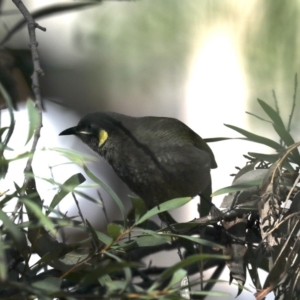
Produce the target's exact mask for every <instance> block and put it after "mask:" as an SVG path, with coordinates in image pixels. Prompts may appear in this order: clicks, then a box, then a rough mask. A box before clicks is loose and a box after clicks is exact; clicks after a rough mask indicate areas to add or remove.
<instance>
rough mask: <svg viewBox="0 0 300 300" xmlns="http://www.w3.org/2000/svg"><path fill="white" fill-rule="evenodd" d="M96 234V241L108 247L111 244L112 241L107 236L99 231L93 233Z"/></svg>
mask: <svg viewBox="0 0 300 300" xmlns="http://www.w3.org/2000/svg"><path fill="white" fill-rule="evenodd" d="M95 232H96V234H97V237H98V239H99V240H100V241H101V242H103V243H104V244H105V245H110V244H112V242H113V239H112V238H111V237H109V236H108V235H106V234H104V233H103V232H100V231H97V230H96V231H95Z"/></svg>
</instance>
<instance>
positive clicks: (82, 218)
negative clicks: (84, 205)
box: [72, 193, 86, 227]
mask: <svg viewBox="0 0 300 300" xmlns="http://www.w3.org/2000/svg"><path fill="white" fill-rule="evenodd" d="M72 196H73V199H74V201H75V203H76V206H77V209H78V213H79V216H80V218H81V221H82V223H83V224H84V226H85V227H86V222H85V219H84V217H83V215H82V212H81V209H80V206H79V203H78V200H77V198H76V197H75V194H74V193H72Z"/></svg>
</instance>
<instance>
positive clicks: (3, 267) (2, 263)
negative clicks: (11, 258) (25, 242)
mask: <svg viewBox="0 0 300 300" xmlns="http://www.w3.org/2000/svg"><path fill="white" fill-rule="evenodd" d="M1 236H2V234H1ZM8 248H9V246H8V245H7V244H5V242H4V241H3V240H2V238H1V239H0V281H1V282H4V281H6V280H7V263H6V261H7V260H6V255H5V251H6V250H7V249H8Z"/></svg>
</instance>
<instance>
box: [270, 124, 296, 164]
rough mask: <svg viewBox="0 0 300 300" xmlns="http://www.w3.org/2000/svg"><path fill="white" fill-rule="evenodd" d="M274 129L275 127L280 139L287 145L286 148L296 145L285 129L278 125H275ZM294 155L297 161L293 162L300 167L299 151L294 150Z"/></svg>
mask: <svg viewBox="0 0 300 300" xmlns="http://www.w3.org/2000/svg"><path fill="white" fill-rule="evenodd" d="M273 127H274V129H275V131H276V132H277V133H278V135H279V137H280V138H281V139H282V140H283V142H284V143H285V144H286V146H291V145H293V144H295V141H294V139H293V137H292V136H291V134H290V133H289V132H288V131H287V130H286V129H285V128H284V127H281V126H278V125H276V124H273ZM292 154H293V157H294V159H295V161H293V162H294V163H296V164H298V165H300V155H299V151H298V149H294V150H293V151H292Z"/></svg>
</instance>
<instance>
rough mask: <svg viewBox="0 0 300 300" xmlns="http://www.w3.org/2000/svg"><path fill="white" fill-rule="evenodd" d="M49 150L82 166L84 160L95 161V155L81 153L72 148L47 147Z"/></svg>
mask: <svg viewBox="0 0 300 300" xmlns="http://www.w3.org/2000/svg"><path fill="white" fill-rule="evenodd" d="M49 150H50V151H54V152H56V153H59V154H60V155H62V156H64V157H66V158H67V159H69V160H70V161H71V162H73V163H75V164H77V165H79V166H83V164H84V162H95V161H97V159H96V157H94V156H91V155H87V154H83V153H80V152H77V151H74V150H69V149H65V148H59V147H54V148H49Z"/></svg>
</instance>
